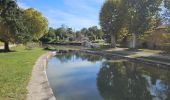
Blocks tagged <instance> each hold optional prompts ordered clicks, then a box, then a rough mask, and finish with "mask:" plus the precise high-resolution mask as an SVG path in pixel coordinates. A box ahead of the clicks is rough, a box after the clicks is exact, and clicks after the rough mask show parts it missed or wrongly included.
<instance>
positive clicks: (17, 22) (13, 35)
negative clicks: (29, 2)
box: [0, 0, 26, 51]
mask: <svg viewBox="0 0 170 100" xmlns="http://www.w3.org/2000/svg"><path fill="white" fill-rule="evenodd" d="M22 18H23V17H22V10H21V9H20V8H19V7H18V5H17V3H16V1H15V0H0V41H2V42H4V49H5V51H9V42H12V43H14V42H19V40H20V39H21V38H22V39H23V36H22V35H24V33H25V32H26V30H25V27H24V25H23V23H22V22H23V19H22ZM24 30H25V31H24Z"/></svg>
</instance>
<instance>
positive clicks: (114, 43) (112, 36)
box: [111, 34, 116, 48]
mask: <svg viewBox="0 0 170 100" xmlns="http://www.w3.org/2000/svg"><path fill="white" fill-rule="evenodd" d="M111 47H113V48H115V47H116V38H115V36H114V35H113V34H111Z"/></svg>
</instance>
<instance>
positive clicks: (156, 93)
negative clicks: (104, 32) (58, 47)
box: [47, 52, 170, 100]
mask: <svg viewBox="0 0 170 100" xmlns="http://www.w3.org/2000/svg"><path fill="white" fill-rule="evenodd" d="M47 76H48V79H49V82H50V86H51V88H52V90H53V92H54V95H55V97H56V99H57V100H170V70H169V69H168V68H167V69H165V68H164V69H162V68H159V67H157V66H151V65H146V64H142V63H135V62H130V61H128V60H126V59H109V58H105V57H102V56H98V55H92V54H86V53H80V52H74V53H63V54H58V55H56V56H54V57H52V58H51V59H49V62H48V66H47Z"/></svg>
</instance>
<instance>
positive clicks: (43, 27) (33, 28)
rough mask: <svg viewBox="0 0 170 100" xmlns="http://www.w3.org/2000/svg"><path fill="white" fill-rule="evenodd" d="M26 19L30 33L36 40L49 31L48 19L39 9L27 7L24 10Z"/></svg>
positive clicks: (25, 22)
mask: <svg viewBox="0 0 170 100" xmlns="http://www.w3.org/2000/svg"><path fill="white" fill-rule="evenodd" d="M24 19H25V21H24V24H25V25H26V27H27V29H28V33H29V34H30V35H31V36H32V37H33V39H34V40H38V39H39V38H41V37H42V36H43V35H44V34H45V33H47V32H48V21H47V19H46V18H45V17H44V16H43V15H42V14H41V13H40V12H38V11H37V10H35V9H33V8H29V9H26V10H25V11H24Z"/></svg>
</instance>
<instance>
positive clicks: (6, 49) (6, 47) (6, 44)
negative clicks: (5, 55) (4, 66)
mask: <svg viewBox="0 0 170 100" xmlns="http://www.w3.org/2000/svg"><path fill="white" fill-rule="evenodd" d="M4 50H5V51H6V52H8V51H10V50H9V43H8V42H4Z"/></svg>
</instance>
